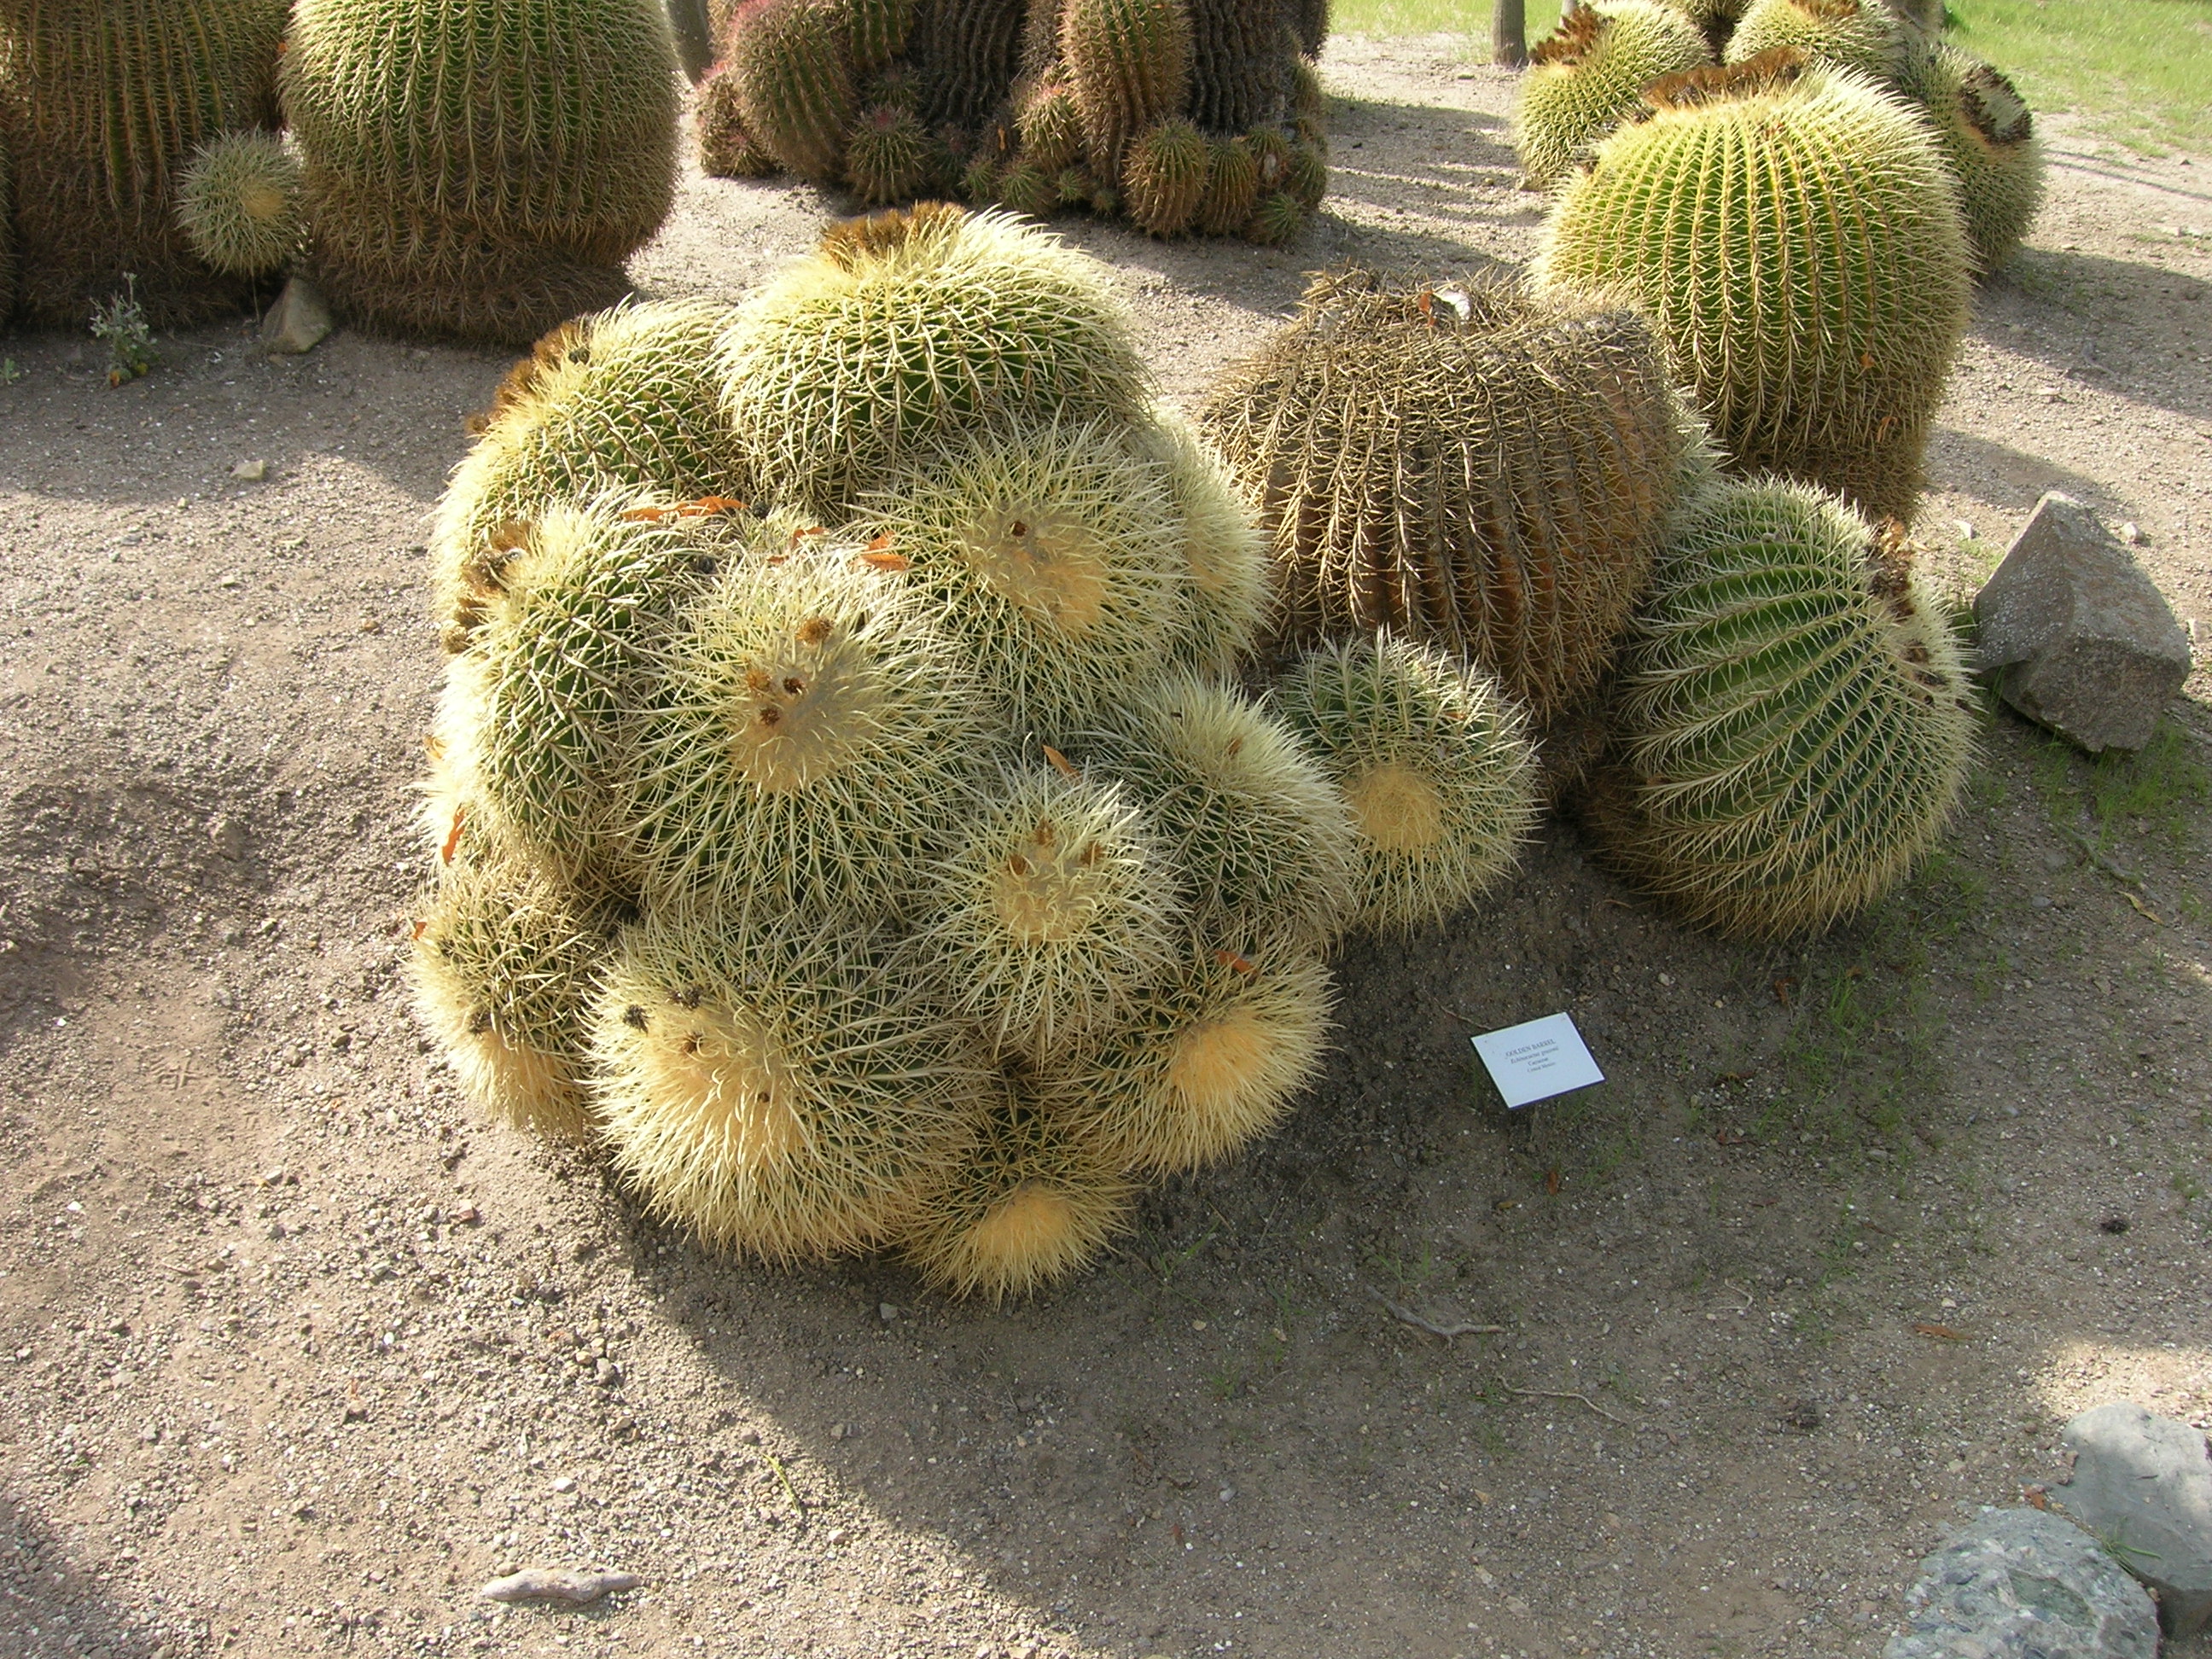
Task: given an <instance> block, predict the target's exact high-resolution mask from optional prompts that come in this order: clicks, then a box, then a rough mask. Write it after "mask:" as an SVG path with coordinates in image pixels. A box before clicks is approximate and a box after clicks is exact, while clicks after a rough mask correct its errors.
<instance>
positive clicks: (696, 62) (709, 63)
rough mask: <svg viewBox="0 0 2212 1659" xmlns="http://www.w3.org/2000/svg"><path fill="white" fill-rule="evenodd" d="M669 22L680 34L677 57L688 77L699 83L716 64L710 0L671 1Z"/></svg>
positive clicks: (678, 36)
mask: <svg viewBox="0 0 2212 1659" xmlns="http://www.w3.org/2000/svg"><path fill="white" fill-rule="evenodd" d="M668 21H669V23H670V24H671V26H672V27H674V29H675V31H676V57H677V60H678V62H679V63H681V64H683V65H684V74H686V75H688V76H690V77H691V78H692V79H693V80H694V81H696V80H697V79H698V78H699V77H700V76H702V75H704V74H705V73H706V72H707V71H708V70H709V69H711V68H713V67H714V26H713V25H712V24H710V23H708V21H707V0H668Z"/></svg>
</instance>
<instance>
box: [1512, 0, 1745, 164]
mask: <svg viewBox="0 0 2212 1659" xmlns="http://www.w3.org/2000/svg"><path fill="white" fill-rule="evenodd" d="M1710 61H1711V54H1710V53H1709V52H1707V51H1706V49H1705V35H1704V34H1703V33H1701V32H1700V31H1699V27H1698V26H1697V25H1696V24H1695V23H1693V22H1692V21H1690V19H1689V17H1688V16H1687V15H1686V14H1685V13H1683V12H1681V11H1680V10H1678V9H1675V8H1674V7H1673V6H1671V5H1663V4H1658V3H1654V0H1599V3H1597V4H1595V5H1585V6H1578V7H1577V8H1576V9H1574V10H1573V11H1571V12H1569V13H1568V14H1567V15H1565V17H1563V18H1562V19H1560V21H1559V29H1558V31H1557V32H1556V33H1553V35H1552V37H1551V38H1550V39H1549V40H1545V41H1542V42H1541V43H1540V44H1539V45H1538V46H1537V47H1536V49H1535V51H1534V52H1532V53H1530V54H1529V60H1528V73H1527V74H1526V75H1524V76H1522V79H1521V89H1520V94H1519V95H1518V97H1517V98H1516V100H1515V102H1514V106H1513V149H1514V151H1515V153H1516V155H1519V156H1520V158H1521V171H1522V173H1523V174H1524V175H1525V176H1526V178H1527V179H1528V182H1529V183H1530V184H1531V185H1538V186H1548V185H1555V184H1557V183H1558V182H1559V180H1560V179H1564V178H1565V177H1566V176H1567V174H1568V173H1571V172H1573V171H1574V169H1575V168H1577V167H1580V166H1581V165H1582V164H1583V162H1585V161H1589V159H1590V157H1591V155H1594V154H1595V152H1596V149H1597V147H1598V145H1599V143H1601V142H1602V141H1603V140H1604V138H1605V137H1606V135H1607V134H1608V133H1610V132H1611V131H1613V129H1614V128H1615V127H1617V126H1619V125H1620V124H1621V123H1622V122H1623V121H1626V120H1628V119H1631V118H1633V117H1635V116H1636V115H1638V114H1639V113H1640V112H1642V111H1643V109H1644V88H1646V87H1648V86H1650V84H1651V83H1652V82H1654V81H1656V80H1657V79H1659V77H1660V76H1664V75H1677V74H1680V73H1681V72H1682V71H1683V70H1691V69H1695V68H1696V67H1697V66H1698V65H1699V64H1704V63H1708V62H1710Z"/></svg>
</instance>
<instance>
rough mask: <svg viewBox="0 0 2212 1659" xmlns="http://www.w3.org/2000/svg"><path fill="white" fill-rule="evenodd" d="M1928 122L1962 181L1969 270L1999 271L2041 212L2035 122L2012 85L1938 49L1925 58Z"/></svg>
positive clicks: (1953, 53) (2039, 155)
mask: <svg viewBox="0 0 2212 1659" xmlns="http://www.w3.org/2000/svg"><path fill="white" fill-rule="evenodd" d="M1924 90H1925V94H1926V100H1925V101H1926V103H1927V107H1928V118H1929V121H1930V122H1931V123H1932V124H1933V125H1934V126H1935V129H1936V142H1937V143H1939V144H1941V145H1942V149H1943V158H1944V160H1945V161H1948V162H1949V163H1950V164H1951V171H1952V173H1954V175H1955V176H1956V177H1957V179H1958V180H1959V204H1960V207H1961V208H1962V209H1964V210H1965V212H1966V243H1967V246H1968V248H1969V249H1970V250H1971V251H1972V255H1973V262H1974V269H1975V270H1977V271H1978V272H1980V273H1982V274H1984V275H1986V274H1988V273H1989V272H1990V271H1993V270H1996V269H1997V268H1998V267H1999V266H2001V265H2002V264H2004V262H2005V261H2006V260H2007V259H2008V258H2011V257H2012V255H2013V252H2014V251H2015V249H2017V248H2018V247H2019V246H2020V239H2021V237H2022V236H2024V235H2026V234H2027V228H2028V226H2029V225H2030V224H2032V223H2033V222H2034V220H2035V214H2036V210H2037V209H2038V208H2039V207H2041V206H2042V205H2043V147H2042V146H2041V145H2040V144H2039V143H2038V142H2037V141H2036V137H2035V117H2034V115H2033V113H2032V112H2030V111H2029V109H2028V107H2027V104H2026V103H2025V102H2024V101H2023V100H2021V95H2020V94H2019V92H2018V91H2017V90H2016V89H2015V88H2014V86H2013V83H2012V82H2010V81H2008V80H2007V79H2006V78H2005V77H2004V76H2002V75H2001V74H1999V73H1998V72H1997V71H1996V70H1993V69H1991V68H1990V66H1989V65H1988V64H1984V63H1981V62H1979V61H1978V60H1977V59H1975V58H1971V57H1969V56H1967V54H1966V53H1965V52H1960V50H1959V49H1958V48H1957V47H1955V46H1948V45H1943V44H1941V43H1939V44H1938V45H1937V46H1936V48H1935V50H1934V51H1933V52H1932V53H1931V54H1930V56H1929V70H1928V77H1927V82H1926V85H1925V88H1924Z"/></svg>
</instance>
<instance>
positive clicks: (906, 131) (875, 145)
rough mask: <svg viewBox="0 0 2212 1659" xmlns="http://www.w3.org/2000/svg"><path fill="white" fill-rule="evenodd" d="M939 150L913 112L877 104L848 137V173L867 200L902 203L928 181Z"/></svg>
mask: <svg viewBox="0 0 2212 1659" xmlns="http://www.w3.org/2000/svg"><path fill="white" fill-rule="evenodd" d="M936 162H937V153H936V150H935V149H934V148H933V145H932V144H931V143H930V137H929V134H928V132H927V131H926V130H925V129H924V128H923V126H922V125H921V122H920V121H919V120H917V119H916V118H915V115H914V112H912V111H910V110H903V109H897V108H895V107H893V106H890V105H878V106H877V107H875V108H874V109H872V110H870V111H868V112H866V114H865V115H863V116H861V118H860V121H859V123H858V125H855V126H854V129H853V131H852V134H851V136H850V137H848V138H847V139H846V141H845V177H846V179H848V181H849V182H850V183H851V185H852V186H853V193H854V195H855V196H857V197H860V199H861V200H862V201H863V202H868V203H884V202H902V201H904V200H906V199H907V198H908V197H911V196H913V195H914V194H915V192H916V191H919V190H920V189H921V187H922V186H923V185H925V184H927V182H928V180H929V177H930V173H931V172H932V170H933V168H934V167H935V166H936Z"/></svg>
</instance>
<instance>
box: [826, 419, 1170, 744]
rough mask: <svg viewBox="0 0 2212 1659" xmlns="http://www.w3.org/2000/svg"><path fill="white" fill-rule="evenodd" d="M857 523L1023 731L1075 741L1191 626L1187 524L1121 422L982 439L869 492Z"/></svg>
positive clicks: (1163, 476) (1005, 717)
mask: <svg viewBox="0 0 2212 1659" xmlns="http://www.w3.org/2000/svg"><path fill="white" fill-rule="evenodd" d="M854 525H855V526H856V528H857V529H858V531H859V532H860V533H861V534H863V535H866V536H867V537H868V538H869V540H870V544H871V545H876V544H880V545H881V546H882V547H883V548H884V550H885V552H886V554H887V556H890V557H894V558H896V559H897V560H899V561H900V562H902V563H904V564H908V565H910V566H911V568H912V571H913V580H915V582H916V583H917V584H919V585H920V586H922V587H924V588H926V589H927V590H928V592H930V593H931V594H932V595H933V596H934V599H935V601H936V608H937V611H938V616H939V625H940V626H941V627H942V628H943V629H944V630H945V634H946V635H947V636H948V637H949V638H950V639H951V641H952V642H953V645H954V647H955V649H956V650H957V653H958V655H959V659H960V661H961V663H962V665H963V669H964V670H965V671H966V675H967V677H968V678H969V679H971V680H972V681H973V683H974V684H975V687H976V689H977V690H978V691H979V692H981V694H982V695H983V696H986V697H987V698H988V699H989V700H990V701H991V702H992V703H993V704H994V707H995V709H996V711H997V714H998V716H999V718H1000V720H1002V721H1004V722H1005V723H1006V725H1007V726H1008V727H1009V728H1010V729H1011V730H1012V731H1013V732H1016V733H1018V734H1025V735H1032V736H1034V737H1036V738H1040V739H1042V741H1044V742H1047V743H1054V744H1065V743H1066V742H1067V741H1068V740H1069V739H1070V738H1072V737H1073V735H1074V734H1075V733H1076V732H1079V731H1082V730H1083V729H1085V727H1087V726H1091V725H1094V724H1096V723H1097V722H1098V721H1100V720H1104V719H1106V718H1108V717H1109V714H1111V712H1112V710H1113V709H1114V708H1115V706H1116V705H1117V703H1118V702H1120V701H1121V699H1122V698H1123V696H1125V695H1126V693H1127V690H1128V688H1129V687H1130V685H1131V684H1133V683H1134V682H1137V681H1139V680H1142V679H1144V678H1147V677H1148V676H1150V675H1151V674H1152V673H1154V672H1156V671H1158V670H1159V669H1160V668H1162V667H1163V666H1164V665H1165V662H1166V659H1167V655H1168V653H1169V651H1170V649H1171V647H1173V645H1174V642H1175V641H1176V635H1178V634H1179V633H1180V632H1181V631H1182V626H1183V623H1184V617H1185V611H1184V605H1185V600H1184V593H1185V590H1186V589H1187V587H1188V584H1189V580H1190V579H1189V574H1188V567H1187V565H1186V563H1185V541H1184V525H1183V521H1182V518H1181V516H1180V514H1179V513H1177V511H1176V503H1175V501H1174V498H1173V497H1172V496H1171V495H1170V492H1169V480H1168V477H1167V471H1166V469H1165V468H1164V467H1162V466H1160V465H1158V464H1157V463H1154V462H1152V461H1150V460H1149V459H1146V458H1144V457H1142V456H1139V455H1136V454H1133V453H1130V451H1129V449H1128V447H1127V445H1126V444H1125V443H1124V442H1123V441H1122V432H1121V428H1120V426H1119V423H1118V422H1111V421H1089V422H1073V423H1069V424H1065V425H1060V424H1055V425H1048V426H1041V427H1036V428H1028V429H1022V430H1017V431H1015V432H1013V433H1012V434H1010V435H1006V436H1004V437H998V436H994V435H983V436H981V437H980V438H979V439H978V440H977V441H975V442H974V443H972V444H969V445H966V446H963V447H959V448H957V449H946V450H943V451H940V452H939V453H937V454H936V455H935V456H934V457H933V458H932V459H929V460H928V461H927V462H924V463H921V464H920V465H916V466H915V469H914V471H911V472H909V473H907V474H904V475H902V476H901V477H897V478H895V479H893V480H891V481H890V483H888V484H887V485H886V486H885V487H884V489H880V490H877V491H872V492H871V493H869V494H867V495H863V496H861V497H860V501H859V502H858V503H857V504H856V506H855V507H854Z"/></svg>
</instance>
